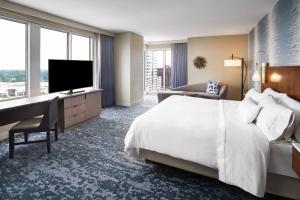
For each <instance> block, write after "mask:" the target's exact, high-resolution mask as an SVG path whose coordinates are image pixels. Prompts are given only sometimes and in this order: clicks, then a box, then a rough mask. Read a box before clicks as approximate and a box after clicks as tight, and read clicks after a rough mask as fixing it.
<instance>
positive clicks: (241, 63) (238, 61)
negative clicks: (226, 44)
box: [224, 54, 248, 100]
mask: <svg viewBox="0 0 300 200" xmlns="http://www.w3.org/2000/svg"><path fill="white" fill-rule="evenodd" d="M224 66H225V67H241V100H243V98H244V88H245V84H246V80H247V70H248V69H247V63H246V62H245V59H244V58H241V57H237V56H234V55H233V54H232V55H231V59H228V60H224Z"/></svg>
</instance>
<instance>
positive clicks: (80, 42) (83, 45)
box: [71, 35, 91, 60]
mask: <svg viewBox="0 0 300 200" xmlns="http://www.w3.org/2000/svg"><path fill="white" fill-rule="evenodd" d="M71 52H72V53H71V54H72V56H71V58H72V60H90V59H91V55H90V38H88V37H83V36H79V35H72V51H71Z"/></svg>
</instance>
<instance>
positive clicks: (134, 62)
mask: <svg viewBox="0 0 300 200" xmlns="http://www.w3.org/2000/svg"><path fill="white" fill-rule="evenodd" d="M143 49H144V39H143V37H142V36H140V35H137V34H135V33H131V32H126V33H118V34H116V35H115V39H114V63H115V77H116V104H117V105H119V106H131V105H132V104H134V103H136V102H138V101H141V100H142V99H143V77H144V75H143Z"/></svg>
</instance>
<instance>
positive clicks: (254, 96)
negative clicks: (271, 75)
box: [245, 88, 267, 103]
mask: <svg viewBox="0 0 300 200" xmlns="http://www.w3.org/2000/svg"><path fill="white" fill-rule="evenodd" d="M266 96H267V94H263V93H260V92H257V91H256V90H255V89H254V88H252V89H250V90H249V91H248V92H247V94H246V96H245V98H251V99H252V100H254V101H255V102H256V103H259V101H260V100H261V99H263V98H264V97H266Z"/></svg>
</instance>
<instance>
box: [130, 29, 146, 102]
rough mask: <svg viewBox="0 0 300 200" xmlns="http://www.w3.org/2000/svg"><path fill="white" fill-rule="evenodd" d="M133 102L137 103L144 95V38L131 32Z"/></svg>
mask: <svg viewBox="0 0 300 200" xmlns="http://www.w3.org/2000/svg"><path fill="white" fill-rule="evenodd" d="M130 48H131V50H130V52H131V54H130V59H131V71H130V72H131V73H130V76H131V79H130V85H131V92H130V96H131V104H134V103H137V102H139V101H140V100H142V99H143V96H144V38H143V37H142V36H140V35H137V34H134V33H132V34H131V46H130Z"/></svg>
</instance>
